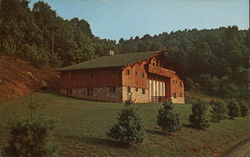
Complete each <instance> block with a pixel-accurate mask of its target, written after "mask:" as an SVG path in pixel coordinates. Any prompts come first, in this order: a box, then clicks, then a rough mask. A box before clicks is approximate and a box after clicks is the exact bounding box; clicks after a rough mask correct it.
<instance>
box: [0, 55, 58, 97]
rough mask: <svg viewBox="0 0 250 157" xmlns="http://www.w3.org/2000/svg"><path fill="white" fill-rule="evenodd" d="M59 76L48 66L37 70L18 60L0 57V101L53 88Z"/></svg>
mask: <svg viewBox="0 0 250 157" xmlns="http://www.w3.org/2000/svg"><path fill="white" fill-rule="evenodd" d="M58 78H59V75H58V73H57V72H56V71H54V70H53V69H51V68H50V67H48V66H44V67H41V68H37V67H34V66H32V65H31V64H30V63H29V62H26V61H23V60H21V59H18V58H14V57H9V56H1V55H0V100H7V99H11V98H14V97H17V96H23V95H27V94H29V93H31V92H34V91H39V90H41V89H50V88H55V87H57V85H58V80H59V79H58Z"/></svg>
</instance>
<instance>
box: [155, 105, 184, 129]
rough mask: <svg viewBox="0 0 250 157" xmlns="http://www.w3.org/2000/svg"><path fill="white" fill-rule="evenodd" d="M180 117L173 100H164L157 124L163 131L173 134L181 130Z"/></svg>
mask: <svg viewBox="0 0 250 157" xmlns="http://www.w3.org/2000/svg"><path fill="white" fill-rule="evenodd" d="M179 117H180V114H179V113H178V112H176V111H175V110H174V108H173V104H172V102H164V103H163V108H161V109H160V110H159V112H158V116H157V124H158V125H159V127H161V129H162V130H163V131H166V132H167V133H168V134H171V133H173V132H176V131H179V130H181V127H182V126H181V123H180V120H179Z"/></svg>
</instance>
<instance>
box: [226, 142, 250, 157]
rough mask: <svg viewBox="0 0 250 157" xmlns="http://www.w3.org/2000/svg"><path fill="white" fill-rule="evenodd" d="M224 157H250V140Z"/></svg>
mask: <svg viewBox="0 0 250 157" xmlns="http://www.w3.org/2000/svg"><path fill="white" fill-rule="evenodd" d="M222 157H250V139H249V138H248V139H246V140H244V141H243V142H241V143H240V144H238V145H236V146H235V147H233V148H232V149H231V150H230V151H229V152H227V153H226V154H224V155H223V156H222Z"/></svg>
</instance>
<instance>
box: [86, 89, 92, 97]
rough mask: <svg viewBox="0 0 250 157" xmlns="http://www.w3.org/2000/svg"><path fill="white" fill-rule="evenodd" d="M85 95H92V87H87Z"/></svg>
mask: <svg viewBox="0 0 250 157" xmlns="http://www.w3.org/2000/svg"><path fill="white" fill-rule="evenodd" d="M87 95H88V96H92V95H93V88H87Z"/></svg>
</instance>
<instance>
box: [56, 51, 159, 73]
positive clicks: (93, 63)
mask: <svg viewBox="0 0 250 157" xmlns="http://www.w3.org/2000/svg"><path fill="white" fill-rule="evenodd" d="M159 52H161V51H147V52H135V53H125V54H117V55H114V56H103V57H99V58H96V59H92V60H88V61H85V62H82V63H79V64H74V65H70V66H67V67H64V68H60V69H58V71H67V70H79V69H94V68H107V67H121V66H124V65H128V64H132V63H136V62H138V61H142V60H145V59H147V58H148V57H151V56H154V55H157V53H159Z"/></svg>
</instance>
